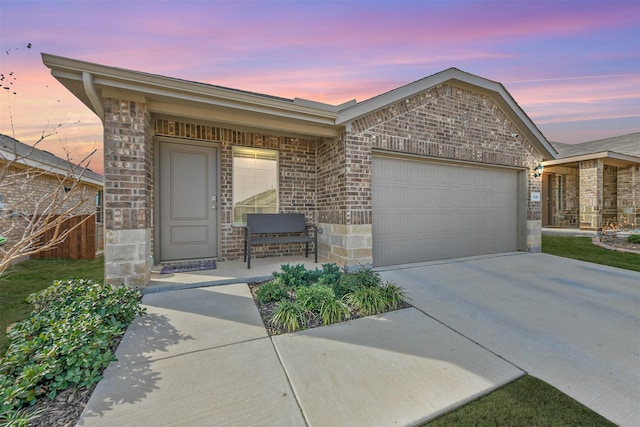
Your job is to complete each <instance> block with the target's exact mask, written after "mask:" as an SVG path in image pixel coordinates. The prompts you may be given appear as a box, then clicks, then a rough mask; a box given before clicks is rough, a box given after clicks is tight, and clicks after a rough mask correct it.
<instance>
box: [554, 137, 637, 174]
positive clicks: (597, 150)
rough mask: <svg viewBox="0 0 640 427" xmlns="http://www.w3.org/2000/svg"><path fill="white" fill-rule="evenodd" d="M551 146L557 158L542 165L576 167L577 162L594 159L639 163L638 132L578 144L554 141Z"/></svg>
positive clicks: (616, 162) (622, 163)
mask: <svg viewBox="0 0 640 427" xmlns="http://www.w3.org/2000/svg"><path fill="white" fill-rule="evenodd" d="M553 146H554V147H555V148H556V150H557V151H558V158H557V159H556V160H551V161H547V162H544V163H543V165H544V166H558V165H563V166H572V167H577V166H578V165H579V162H582V161H587V160H595V159H602V160H603V161H604V163H605V164H607V165H612V166H618V167H628V166H630V165H637V164H640V132H637V133H630V134H627V135H620V136H614V137H612V138H605V139H597V140H595V141H587V142H582V143H580V144H564V143H561V142H554V143H553Z"/></svg>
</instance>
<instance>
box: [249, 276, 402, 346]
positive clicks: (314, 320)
mask: <svg viewBox="0 0 640 427" xmlns="http://www.w3.org/2000/svg"><path fill="white" fill-rule="evenodd" d="M263 283H266V282H259V283H250V284H249V289H250V290H251V295H253V301H254V302H255V304H256V307H257V308H258V312H259V313H260V316H261V317H262V323H264V327H265V329H266V330H267V333H268V334H269V336H274V335H281V334H287V333H289V332H287V331H285V330H284V329H282V328H278V327H277V326H276V325H274V324H273V323H272V322H271V321H270V320H269V319H270V318H271V316H273V313H274V312H275V310H276V303H275V302H270V303H268V304H261V303H259V302H258V298H257V297H256V291H257V289H258V288H259V287H260V285H262V284H263ZM408 307H412V305H411V304H409V303H407V302H406V301H403V302H402V304H400V306H398V308H396V309H393V310H388V311H387V313H388V312H389V311H395V310H401V309H403V308H408ZM380 314H384V313H380ZM360 317H364V316H362V315H361V314H360V313H359V312H358V311H355V310H352V311H351V318H350V319H348V320H354V319H358V318H360ZM348 320H347V321H348ZM321 326H325V325H324V324H323V323H322V318H321V317H319V316H317V317H311V318H309V320H308V322H307V323H306V324H305V325H303V326H302V327H301V328H300V330H306V329H313V328H319V327H321Z"/></svg>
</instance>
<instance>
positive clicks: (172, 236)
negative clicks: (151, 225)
mask: <svg viewBox="0 0 640 427" xmlns="http://www.w3.org/2000/svg"><path fill="white" fill-rule="evenodd" d="M217 164H218V161H217V148H215V147H204V146H198V145H186V144H174V143H167V142H162V143H160V165H159V166H160V191H159V198H160V212H159V216H160V258H161V261H173V260H184V259H199V258H213V257H216V256H217V255H218V233H217V232H218V210H217V191H218V183H217V179H218V178H217V176H218V172H217Z"/></svg>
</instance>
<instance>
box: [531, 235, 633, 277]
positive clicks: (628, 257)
mask: <svg viewBox="0 0 640 427" xmlns="http://www.w3.org/2000/svg"><path fill="white" fill-rule="evenodd" d="M542 252H544V253H545V254H550V255H558V256H562V257H565V258H573V259H578V260H581V261H588V262H593V263H596V264H604V265H609V266H611V267H618V268H625V269H627V270H634V271H640V255H639V254H633V253H628V252H616V251H612V250H609V249H604V248H601V247H599V246H596V245H594V244H593V243H591V237H563V236H542Z"/></svg>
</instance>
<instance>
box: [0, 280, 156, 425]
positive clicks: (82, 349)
mask: <svg viewBox="0 0 640 427" xmlns="http://www.w3.org/2000/svg"><path fill="white" fill-rule="evenodd" d="M139 299H140V294H139V292H137V291H134V290H131V289H129V288H127V287H124V286H122V287H119V288H115V287H112V286H109V285H102V284H98V283H95V282H92V281H90V280H77V279H71V280H65V281H55V282H54V284H53V286H50V287H48V288H47V289H45V290H43V291H41V292H39V293H36V294H32V295H30V296H29V298H28V302H30V303H32V304H34V306H35V309H34V310H33V311H32V312H31V314H30V315H29V317H28V318H26V319H25V320H23V321H21V322H19V323H17V324H16V325H15V326H14V327H13V328H12V329H11V331H10V332H9V334H8V337H9V340H10V344H9V348H8V349H7V352H6V353H5V355H4V358H3V359H2V360H1V361H0V399H1V402H2V403H0V413H9V412H11V411H14V410H16V409H19V408H21V407H23V406H25V405H27V404H34V403H35V402H36V400H37V399H38V398H39V397H41V396H48V397H49V398H54V397H55V396H56V395H57V393H58V392H60V391H62V390H64V389H66V388H68V387H69V386H71V385H75V386H77V387H80V388H82V387H87V388H88V387H91V386H92V385H93V384H95V383H96V382H98V381H99V380H100V379H101V378H102V375H101V374H102V371H103V370H104V368H106V367H107V365H108V364H109V362H111V361H112V360H115V357H114V354H113V346H114V340H115V338H117V337H120V336H121V335H123V334H124V332H125V329H126V327H127V326H128V325H129V324H130V323H131V322H132V321H133V319H134V317H135V316H136V315H139V314H143V313H144V309H142V308H141V307H140V305H139Z"/></svg>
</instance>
